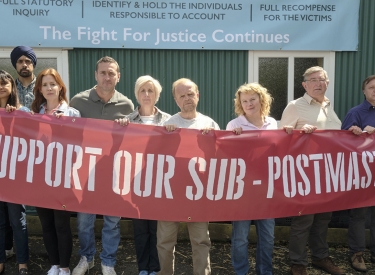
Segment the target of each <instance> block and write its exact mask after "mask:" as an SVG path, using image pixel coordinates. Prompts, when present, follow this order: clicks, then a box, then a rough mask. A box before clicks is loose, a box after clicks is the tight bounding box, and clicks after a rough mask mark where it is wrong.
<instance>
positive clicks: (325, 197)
mask: <svg viewBox="0 0 375 275" xmlns="http://www.w3.org/2000/svg"><path fill="white" fill-rule="evenodd" d="M374 156H375V143H374V136H373V135H368V134H367V133H364V134H362V135H361V136H355V135H353V134H352V133H351V132H348V131H339V130H332V131H329V130H326V131H315V132H314V133H312V134H304V133H300V131H297V130H295V131H294V132H293V134H287V133H285V131H283V130H269V131H266V130H265V131H245V132H243V133H242V134H241V135H235V134H233V133H232V132H229V131H211V132H210V133H209V134H206V135H203V134H202V133H201V132H200V131H198V130H189V129H177V130H176V131H174V132H171V133H168V132H167V131H166V130H165V129H164V127H158V126H149V125H137V124H130V125H128V126H124V127H123V126H120V125H119V124H117V123H115V122H112V121H103V120H95V119H84V118H72V117H61V118H59V119H57V118H56V117H51V116H45V115H31V114H28V113H24V112H18V111H16V112H14V113H11V114H8V113H6V112H4V111H0V200H1V201H7V202H15V203H21V204H26V205H30V206H41V207H47V208H54V209H62V210H67V211H76V212H86V213H96V214H106V215H113V216H122V217H129V218H142V219H154V220H170V221H187V222H189V221H191V222H193V221H231V220H246V219H252V220H253V219H264V218H271V217H273V218H277V217H288V216H297V215H304V214H311V213H320V212H328V211H334V210H342V209H349V208H356V207H364V206H372V205H375V196H374V194H375V186H374V181H375V177H373V173H374V171H375V169H374ZM374 176H375V173H374Z"/></svg>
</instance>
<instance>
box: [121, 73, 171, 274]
mask: <svg viewBox="0 0 375 275" xmlns="http://www.w3.org/2000/svg"><path fill="white" fill-rule="evenodd" d="M161 91H162V87H161V85H160V83H159V81H157V80H156V79H155V78H153V77H151V76H149V75H144V76H141V77H139V78H138V79H137V81H136V82H135V87H134V94H135V97H136V99H137V101H138V104H139V106H138V108H136V109H135V110H134V112H132V113H131V114H129V115H127V116H126V117H125V118H123V119H118V120H116V121H117V122H118V123H120V124H121V125H128V123H129V122H131V123H139V124H148V125H163V123H164V122H165V121H166V120H167V119H169V118H170V117H171V116H170V115H169V114H167V113H164V112H162V111H161V110H159V109H158V108H157V107H156V106H155V104H156V102H158V100H159V97H160V93H161ZM133 227H134V243H135V251H136V254H137V263H138V270H139V275H149V274H150V275H154V274H156V273H157V272H158V271H160V265H159V257H158V252H157V249H156V229H157V221H154V220H143V219H133Z"/></svg>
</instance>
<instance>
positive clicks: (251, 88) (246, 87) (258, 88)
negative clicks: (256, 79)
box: [234, 83, 273, 118]
mask: <svg viewBox="0 0 375 275" xmlns="http://www.w3.org/2000/svg"><path fill="white" fill-rule="evenodd" d="M241 94H258V95H259V101H260V106H261V107H260V114H261V116H262V117H263V118H264V117H266V116H268V115H269V113H270V109H271V103H272V100H273V98H272V96H271V95H270V94H269V93H268V90H267V89H266V88H264V87H263V86H262V85H260V84H258V83H248V84H246V83H245V84H243V85H241V86H240V87H239V88H238V89H237V92H236V95H235V98H234V112H235V113H236V115H237V116H240V115H245V111H244V110H243V108H242V105H241V99H240V95H241Z"/></svg>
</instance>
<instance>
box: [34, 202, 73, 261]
mask: <svg viewBox="0 0 375 275" xmlns="http://www.w3.org/2000/svg"><path fill="white" fill-rule="evenodd" d="M36 211H37V212H38V215H39V219H40V222H41V224H42V229H43V241H44V246H45V247H46V250H47V253H48V257H49V261H50V262H51V265H60V267H61V268H66V267H69V263H70V256H71V255H72V249H73V239H72V232H71V230H70V212H69V211H62V210H54V209H47V208H40V207H36Z"/></svg>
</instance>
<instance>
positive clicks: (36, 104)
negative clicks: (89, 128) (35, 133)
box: [31, 68, 68, 113]
mask: <svg viewBox="0 0 375 275" xmlns="http://www.w3.org/2000/svg"><path fill="white" fill-rule="evenodd" d="M46 75H52V76H53V77H54V78H55V80H56V83H57V84H58V85H59V86H61V90H60V93H59V101H60V102H63V101H65V102H68V99H67V98H66V86H65V84H64V82H63V80H62V78H61V76H60V75H59V73H58V72H57V71H56V70H55V69H54V68H48V69H45V70H43V71H41V72H40V74H39V75H38V77H37V78H36V81H35V87H34V96H35V99H34V101H33V103H32V104H31V110H33V111H34V112H35V113H39V110H40V106H41V105H42V104H43V103H44V102H47V100H46V99H45V98H44V96H43V95H42V92H41V89H42V85H43V83H42V80H43V76H46Z"/></svg>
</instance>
